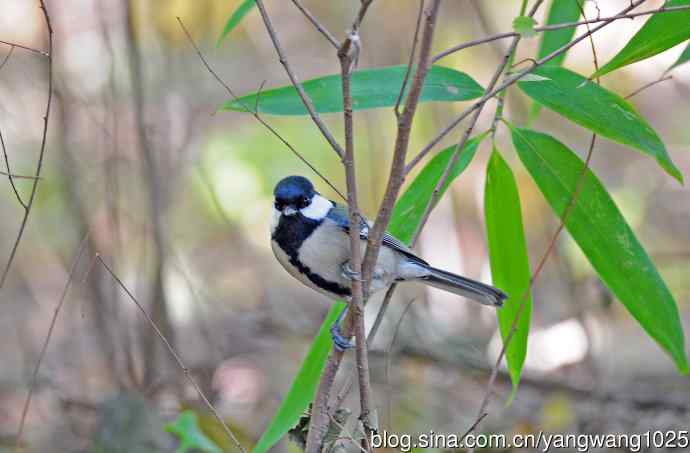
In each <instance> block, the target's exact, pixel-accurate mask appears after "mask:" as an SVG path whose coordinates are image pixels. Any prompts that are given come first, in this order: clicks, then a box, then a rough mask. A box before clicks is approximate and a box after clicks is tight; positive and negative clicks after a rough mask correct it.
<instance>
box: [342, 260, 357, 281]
mask: <svg viewBox="0 0 690 453" xmlns="http://www.w3.org/2000/svg"><path fill="white" fill-rule="evenodd" d="M340 272H342V274H341V275H342V276H343V277H345V278H346V279H348V280H357V281H359V282H361V281H362V275H361V274H360V273H359V272H355V271H353V270H352V266H350V261H349V260H348V261H345V262H344V263H343V264H341V265H340Z"/></svg>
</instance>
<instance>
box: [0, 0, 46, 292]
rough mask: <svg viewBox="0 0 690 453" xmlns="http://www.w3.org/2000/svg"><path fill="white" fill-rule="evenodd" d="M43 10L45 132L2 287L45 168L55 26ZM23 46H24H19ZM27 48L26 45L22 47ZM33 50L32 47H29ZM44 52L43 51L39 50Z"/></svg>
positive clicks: (1, 283)
mask: <svg viewBox="0 0 690 453" xmlns="http://www.w3.org/2000/svg"><path fill="white" fill-rule="evenodd" d="M39 2H40V6H41V11H42V12H43V20H44V21H45V24H46V29H47V30H48V54H47V55H46V56H47V58H48V99H47V100H46V108H45V113H44V114H43V133H42V136H41V148H40V150H39V153H38V162H37V163H36V171H35V173H34V178H35V179H34V180H33V184H32V185H31V192H30V193H29V200H28V201H27V202H26V205H25V209H24V216H23V217H22V223H21V225H20V226H19V232H18V233H17V238H16V239H15V241H14V244H13V245H12V250H11V251H10V256H9V258H8V259H7V264H6V265H5V269H4V270H3V271H2V277H0V288H2V287H3V286H5V281H6V280H7V274H8V273H9V272H10V268H11V267H12V263H13V262H14V257H15V256H16V255H17V250H18V249H19V243H20V242H21V240H22V237H23V236H24V231H26V225H27V222H28V221H29V214H30V213H31V207H32V206H33V204H34V200H35V199H36V192H37V191H38V182H39V181H40V180H41V170H42V169H43V157H44V156H45V151H46V142H47V139H48V120H49V119H50V107H51V105H52V102H53V26H52V24H51V22H50V15H49V14H48V9H47V8H46V4H45V0H39ZM17 47H22V46H17ZM22 48H25V47H22ZM29 50H31V49H29ZM39 53H41V54H43V53H42V52H39Z"/></svg>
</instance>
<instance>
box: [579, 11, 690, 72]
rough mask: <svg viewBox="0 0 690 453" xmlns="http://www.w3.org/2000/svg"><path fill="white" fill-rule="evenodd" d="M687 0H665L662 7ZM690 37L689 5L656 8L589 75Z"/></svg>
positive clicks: (615, 66)
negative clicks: (610, 56) (667, 9)
mask: <svg viewBox="0 0 690 453" xmlns="http://www.w3.org/2000/svg"><path fill="white" fill-rule="evenodd" d="M688 5H690V0H668V1H667V2H666V3H664V6H666V7H676V6H688ZM688 39H690V9H686V10H679V11H668V12H659V13H656V14H654V15H652V17H650V18H649V19H648V20H647V22H645V24H644V25H643V26H642V28H640V31H638V32H637V33H636V34H635V36H633V37H632V39H630V41H628V43H627V44H626V45H625V47H623V49H622V50H621V51H620V52H618V54H616V56H615V57H613V59H611V61H609V62H608V63H606V64H605V65H604V66H602V67H601V68H600V69H599V70H598V71H597V72H595V73H594V75H593V76H592V77H597V76H602V75H604V74H608V73H609V72H611V71H614V70H616V69H619V68H622V67H623V66H627V65H629V64H632V63H635V62H638V61H640V60H644V59H646V58H649V57H653V56H654V55H657V54H660V53H661V52H664V51H665V50H668V49H670V48H671V47H673V46H675V45H677V44H680V43H682V42H683V41H686V40H688Z"/></svg>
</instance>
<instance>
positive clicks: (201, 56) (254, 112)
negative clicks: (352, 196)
mask: <svg viewBox="0 0 690 453" xmlns="http://www.w3.org/2000/svg"><path fill="white" fill-rule="evenodd" d="M177 22H178V23H179V24H180V28H182V31H183V32H184V34H185V35H186V37H187V40H188V41H189V43H190V44H191V45H192V47H193V48H194V51H195V52H196V54H197V56H198V57H199V59H200V60H201V63H202V64H203V65H204V67H205V68H206V70H207V71H208V72H209V73H210V74H211V76H213V78H214V79H216V81H217V82H218V83H219V84H220V85H221V86H222V87H223V88H224V89H225V91H227V92H228V94H229V95H230V96H231V97H232V98H233V100H235V101H237V102H238V103H239V104H240V106H241V107H242V108H243V109H244V110H245V112H246V113H249V114H250V115H252V116H253V117H254V119H256V121H258V122H259V124H261V125H262V126H263V127H265V128H266V129H267V130H268V131H269V132H270V133H271V134H273V136H274V137H276V138H277V139H278V140H279V141H280V142H281V143H282V144H283V145H285V146H286V147H287V148H288V149H289V150H290V151H291V152H292V153H293V154H294V155H295V156H296V157H297V158H298V159H299V160H301V161H302V162H303V163H304V164H305V165H306V166H307V167H309V168H310V169H311V171H313V172H314V173H315V174H316V176H318V177H319V178H321V180H322V181H323V182H325V183H326V184H327V185H328V186H329V187H330V188H331V189H333V191H334V192H335V193H337V194H338V196H340V198H342V199H343V200H347V198H346V197H345V195H343V194H342V193H341V192H340V191H339V190H338V188H337V187H335V186H334V185H333V184H332V183H331V182H330V181H329V180H328V178H326V177H325V176H324V175H323V174H321V172H319V171H318V170H317V169H316V167H314V166H313V165H312V164H311V163H310V162H309V161H308V160H307V159H306V158H305V157H304V156H302V154H300V153H299V151H297V150H296V149H295V148H294V147H293V146H292V145H291V144H290V143H289V142H288V141H287V140H286V139H285V138H283V136H282V135H280V134H279V133H278V131H277V130H275V129H274V128H273V126H271V125H270V124H269V123H268V122H267V121H266V120H264V119H263V118H262V117H261V116H260V115H259V113H258V111H257V110H252V109H250V108H249V107H247V105H246V104H244V103H243V102H241V101H240V100H239V98H238V97H237V96H236V95H235V92H234V91H233V90H232V88H230V86H229V85H228V84H227V83H225V81H224V80H223V79H222V78H221V77H220V76H219V75H218V73H217V72H216V71H215V70H214V69H213V68H212V67H211V65H210V64H209V63H208V60H206V57H205V56H204V54H203V53H202V52H201V50H200V49H199V46H197V45H196V43H195V42H194V39H193V38H192V35H191V34H190V33H189V31H188V30H187V27H185V25H184V23H183V22H182V19H180V18H179V17H177Z"/></svg>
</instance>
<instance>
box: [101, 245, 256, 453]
mask: <svg viewBox="0 0 690 453" xmlns="http://www.w3.org/2000/svg"><path fill="white" fill-rule="evenodd" d="M96 259H97V260H98V262H99V263H100V264H101V265H102V266H103V268H104V269H105V270H106V271H107V272H108V274H110V276H111V277H112V279H113V280H114V281H115V283H117V285H118V286H119V287H120V288H121V289H122V291H124V292H125V294H127V297H129V299H130V300H131V301H132V302H133V303H134V305H136V306H137V308H138V309H139V311H140V312H141V314H142V315H144V317H145V318H146V321H147V322H148V323H149V325H150V326H151V328H152V329H153V330H154V332H155V333H156V335H157V336H158V338H160V340H161V341H162V342H163V344H164V345H165V347H166V349H167V350H168V352H169V353H170V355H171V356H172V357H173V359H175V362H177V365H178V367H179V368H180V369H181V370H182V372H183V373H184V376H185V378H186V379H187V382H189V383H190V384H191V385H192V387H194V390H195V391H196V393H197V394H198V395H199V397H200V398H201V399H202V401H203V402H204V404H205V405H206V407H207V408H208V410H209V411H211V413H212V414H213V416H214V417H215V419H216V421H218V423H220V424H221V426H222V427H223V430H224V431H225V434H227V435H228V437H229V438H230V439H231V440H232V442H233V443H234V444H235V446H236V447H237V449H239V450H240V451H241V452H242V453H247V451H246V450H245V449H244V447H243V446H242V444H240V441H239V440H237V437H236V436H235V434H233V432H232V430H231V429H230V427H229V426H228V425H227V423H225V421H224V420H223V418H222V417H221V416H220V414H219V413H218V411H217V410H216V408H215V407H214V406H213V404H212V403H211V401H209V399H208V398H207V397H206V395H205V394H204V392H203V391H202V390H201V387H199V384H197V383H196V381H195V380H194V378H193V377H192V376H191V374H190V373H189V368H187V367H186V366H185V364H184V362H182V359H181V358H180V356H179V355H178V354H177V352H175V349H174V348H173V347H172V345H171V344H170V342H168V339H167V338H165V335H163V333H162V332H161V331H160V329H159V328H158V326H157V325H156V323H155V322H154V321H153V319H152V318H151V316H150V315H149V314H148V312H147V311H146V309H145V308H144V306H143V305H141V303H140V302H139V301H138V300H137V298H136V297H134V294H132V292H131V291H130V290H129V288H127V286H126V285H125V284H124V283H123V282H122V280H120V277H118V276H117V275H116V274H115V272H113V270H112V269H111V268H110V266H108V264H106V262H105V261H104V260H103V257H101V255H100V254H96Z"/></svg>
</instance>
